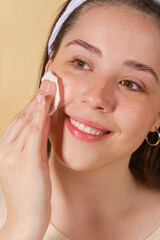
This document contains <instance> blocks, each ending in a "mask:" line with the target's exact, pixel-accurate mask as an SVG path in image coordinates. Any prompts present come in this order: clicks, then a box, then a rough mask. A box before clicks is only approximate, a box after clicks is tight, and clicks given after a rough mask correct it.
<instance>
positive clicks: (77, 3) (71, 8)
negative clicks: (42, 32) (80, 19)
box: [48, 0, 87, 56]
mask: <svg viewBox="0 0 160 240" xmlns="http://www.w3.org/2000/svg"><path fill="white" fill-rule="evenodd" d="M86 1H87V0H72V1H71V2H70V3H69V4H68V6H67V8H66V10H65V11H64V12H63V14H62V15H61V17H60V18H59V19H58V21H57V23H56V25H55V27H54V29H53V32H52V34H51V37H50V39H49V42H48V56H51V53H52V50H51V45H52V43H53V42H54V40H55V39H56V37H57V35H58V33H59V31H60V29H61V27H62V25H63V23H64V22H65V21H66V19H67V18H68V17H69V15H70V14H71V13H72V12H73V11H74V10H75V9H76V8H78V7H79V6H80V5H81V4H82V3H84V2H86Z"/></svg>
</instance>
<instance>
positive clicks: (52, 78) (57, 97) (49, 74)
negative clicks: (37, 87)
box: [41, 71, 60, 116]
mask: <svg viewBox="0 0 160 240" xmlns="http://www.w3.org/2000/svg"><path fill="white" fill-rule="evenodd" d="M44 80H50V81H52V82H54V83H55V84H56V88H57V89H56V95H55V99H54V103H53V106H52V107H51V110H50V112H49V114H48V116H52V115H53V113H54V112H55V111H56V110H57V108H58V105H59V103H60V91H59V85H58V78H57V77H56V76H55V75H53V73H52V72H51V71H48V72H46V74H45V75H44V76H43V77H42V79H41V81H42V82H43V81H44Z"/></svg>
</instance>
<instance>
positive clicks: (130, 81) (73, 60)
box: [69, 58, 144, 92]
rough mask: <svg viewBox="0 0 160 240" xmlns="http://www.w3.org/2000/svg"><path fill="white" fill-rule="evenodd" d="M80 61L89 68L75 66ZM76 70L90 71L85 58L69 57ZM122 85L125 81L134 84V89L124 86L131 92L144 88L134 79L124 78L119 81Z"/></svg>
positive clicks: (140, 90) (142, 90)
mask: <svg viewBox="0 0 160 240" xmlns="http://www.w3.org/2000/svg"><path fill="white" fill-rule="evenodd" d="M78 61H79V62H81V63H82V64H86V65H88V66H89V68H87V69H84V68H81V67H78V66H76V63H77V62H78ZM69 62H70V63H71V64H72V65H73V66H74V67H75V68H76V69H77V70H80V71H82V70H84V71H92V68H91V67H90V64H89V63H88V62H87V61H86V60H85V61H84V60H82V59H80V58H73V59H71V60H70V61H69ZM120 83H121V84H122V85H124V84H125V83H126V84H127V83H129V84H132V85H133V86H136V89H133V88H129V87H127V86H125V85H124V86H125V87H126V88H127V89H128V90H129V91H133V92H138V91H139V92H144V89H143V88H142V87H141V86H140V85H139V84H137V83H135V82H134V81H132V80H129V79H124V80H122V81H121V82H120Z"/></svg>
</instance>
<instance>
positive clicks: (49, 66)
mask: <svg viewBox="0 0 160 240" xmlns="http://www.w3.org/2000/svg"><path fill="white" fill-rule="evenodd" d="M52 63H53V60H52V59H51V58H49V60H48V62H47V64H46V66H45V72H48V71H49V69H51V65H52Z"/></svg>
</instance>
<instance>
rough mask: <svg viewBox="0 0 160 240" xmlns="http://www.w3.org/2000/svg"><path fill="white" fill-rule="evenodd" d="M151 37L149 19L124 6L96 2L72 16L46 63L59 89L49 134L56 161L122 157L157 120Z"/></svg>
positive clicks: (159, 59)
mask: <svg viewBox="0 0 160 240" xmlns="http://www.w3.org/2000/svg"><path fill="white" fill-rule="evenodd" d="M159 40H160V33H159V30H158V27H157V26H156V25H155V24H154V23H153V22H152V20H151V19H149V18H146V17H144V16H143V15H142V14H140V13H137V12H136V11H134V10H131V9H128V8H127V7H120V6H119V7H118V6H110V7H105V8H104V7H96V8H93V9H90V10H88V11H87V12H86V11H84V12H83V13H82V14H81V16H80V17H79V18H78V19H77V21H76V23H75V25H74V27H73V28H72V29H71V30H70V31H69V32H68V33H67V34H66V36H65V37H64V39H63V41H62V43H61V46H60V49H59V51H58V53H57V55H56V58H55V59H54V61H53V62H52V61H49V64H48V66H49V68H50V70H52V71H54V72H56V74H57V75H58V76H59V77H60V85H61V96H62V102H61V106H60V109H59V111H57V113H56V114H55V115H54V116H53V117H52V121H51V130H50V140H51V143H52V145H53V148H54V150H55V153H56V155H57V157H58V159H59V160H60V161H61V162H62V163H63V164H64V165H66V166H67V167H69V168H72V169H75V170H79V171H85V170H91V169H96V168H99V167H104V166H105V165H107V164H109V163H111V162H115V161H117V160H122V161H123V162H124V160H125V161H126V163H127V164H128V162H129V159H130V156H131V154H132V153H133V152H134V151H135V150H136V149H137V148H138V147H139V146H140V145H141V143H142V142H143V141H144V139H145V137H146V136H147V134H148V133H149V131H154V130H155V126H157V127H159V125H160V120H159V119H160V117H159V112H160V80H159V79H158V78H160V67H159V64H160V44H159ZM75 124H76V126H75Z"/></svg>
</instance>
